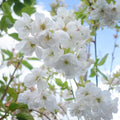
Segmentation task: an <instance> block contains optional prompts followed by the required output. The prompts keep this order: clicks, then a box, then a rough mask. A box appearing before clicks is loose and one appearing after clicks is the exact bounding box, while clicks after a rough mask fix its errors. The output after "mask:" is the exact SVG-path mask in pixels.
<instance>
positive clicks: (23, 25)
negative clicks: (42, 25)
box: [14, 13, 32, 39]
mask: <svg viewBox="0 0 120 120" xmlns="http://www.w3.org/2000/svg"><path fill="white" fill-rule="evenodd" d="M31 23H32V19H31V18H30V17H29V15H28V14H26V13H22V18H21V19H19V20H17V21H16V22H15V25H14V26H15V29H16V30H17V31H18V36H19V38H21V39H24V38H26V37H28V36H29V34H30V33H31Z"/></svg>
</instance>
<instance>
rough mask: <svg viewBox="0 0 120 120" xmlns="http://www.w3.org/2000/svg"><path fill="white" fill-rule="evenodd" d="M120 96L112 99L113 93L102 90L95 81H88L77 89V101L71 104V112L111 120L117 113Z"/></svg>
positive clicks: (81, 115)
mask: <svg viewBox="0 0 120 120" xmlns="http://www.w3.org/2000/svg"><path fill="white" fill-rule="evenodd" d="M117 105H118V98H115V99H114V100H112V98H111V93H110V92H109V91H107V90H104V91H102V90H101V89H100V88H98V87H96V86H95V84H93V83H87V84H86V86H85V87H80V88H79V89H78V90H77V91H76V101H75V102H74V103H71V104H70V105H69V110H70V114H71V115H72V116H76V117H79V118H81V117H84V118H85V119H87V118H89V119H90V120H111V119H112V118H113V117H112V113H116V112H117V111H118V109H117Z"/></svg>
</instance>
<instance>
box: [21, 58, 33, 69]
mask: <svg viewBox="0 0 120 120" xmlns="http://www.w3.org/2000/svg"><path fill="white" fill-rule="evenodd" d="M21 63H22V64H23V65H24V66H25V67H27V68H28V69H30V70H32V69H33V66H32V65H31V64H30V63H28V62H27V61H26V60H22V62H21Z"/></svg>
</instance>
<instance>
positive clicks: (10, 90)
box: [7, 87, 18, 101]
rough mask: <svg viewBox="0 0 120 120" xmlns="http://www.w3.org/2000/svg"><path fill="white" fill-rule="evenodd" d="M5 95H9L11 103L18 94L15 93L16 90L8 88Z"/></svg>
mask: <svg viewBox="0 0 120 120" xmlns="http://www.w3.org/2000/svg"><path fill="white" fill-rule="evenodd" d="M7 93H8V94H9V97H12V98H13V101H15V100H16V99H17V96H18V94H17V92H16V89H14V88H10V87H9V88H8V90H7Z"/></svg>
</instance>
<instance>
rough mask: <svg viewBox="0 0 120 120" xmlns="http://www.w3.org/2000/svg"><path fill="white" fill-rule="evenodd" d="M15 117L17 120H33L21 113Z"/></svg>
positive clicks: (26, 113)
mask: <svg viewBox="0 0 120 120" xmlns="http://www.w3.org/2000/svg"><path fill="white" fill-rule="evenodd" d="M16 116H17V119H18V120H34V118H33V116H32V115H31V114H30V113H28V112H21V113H18V114H17V115H16Z"/></svg>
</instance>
